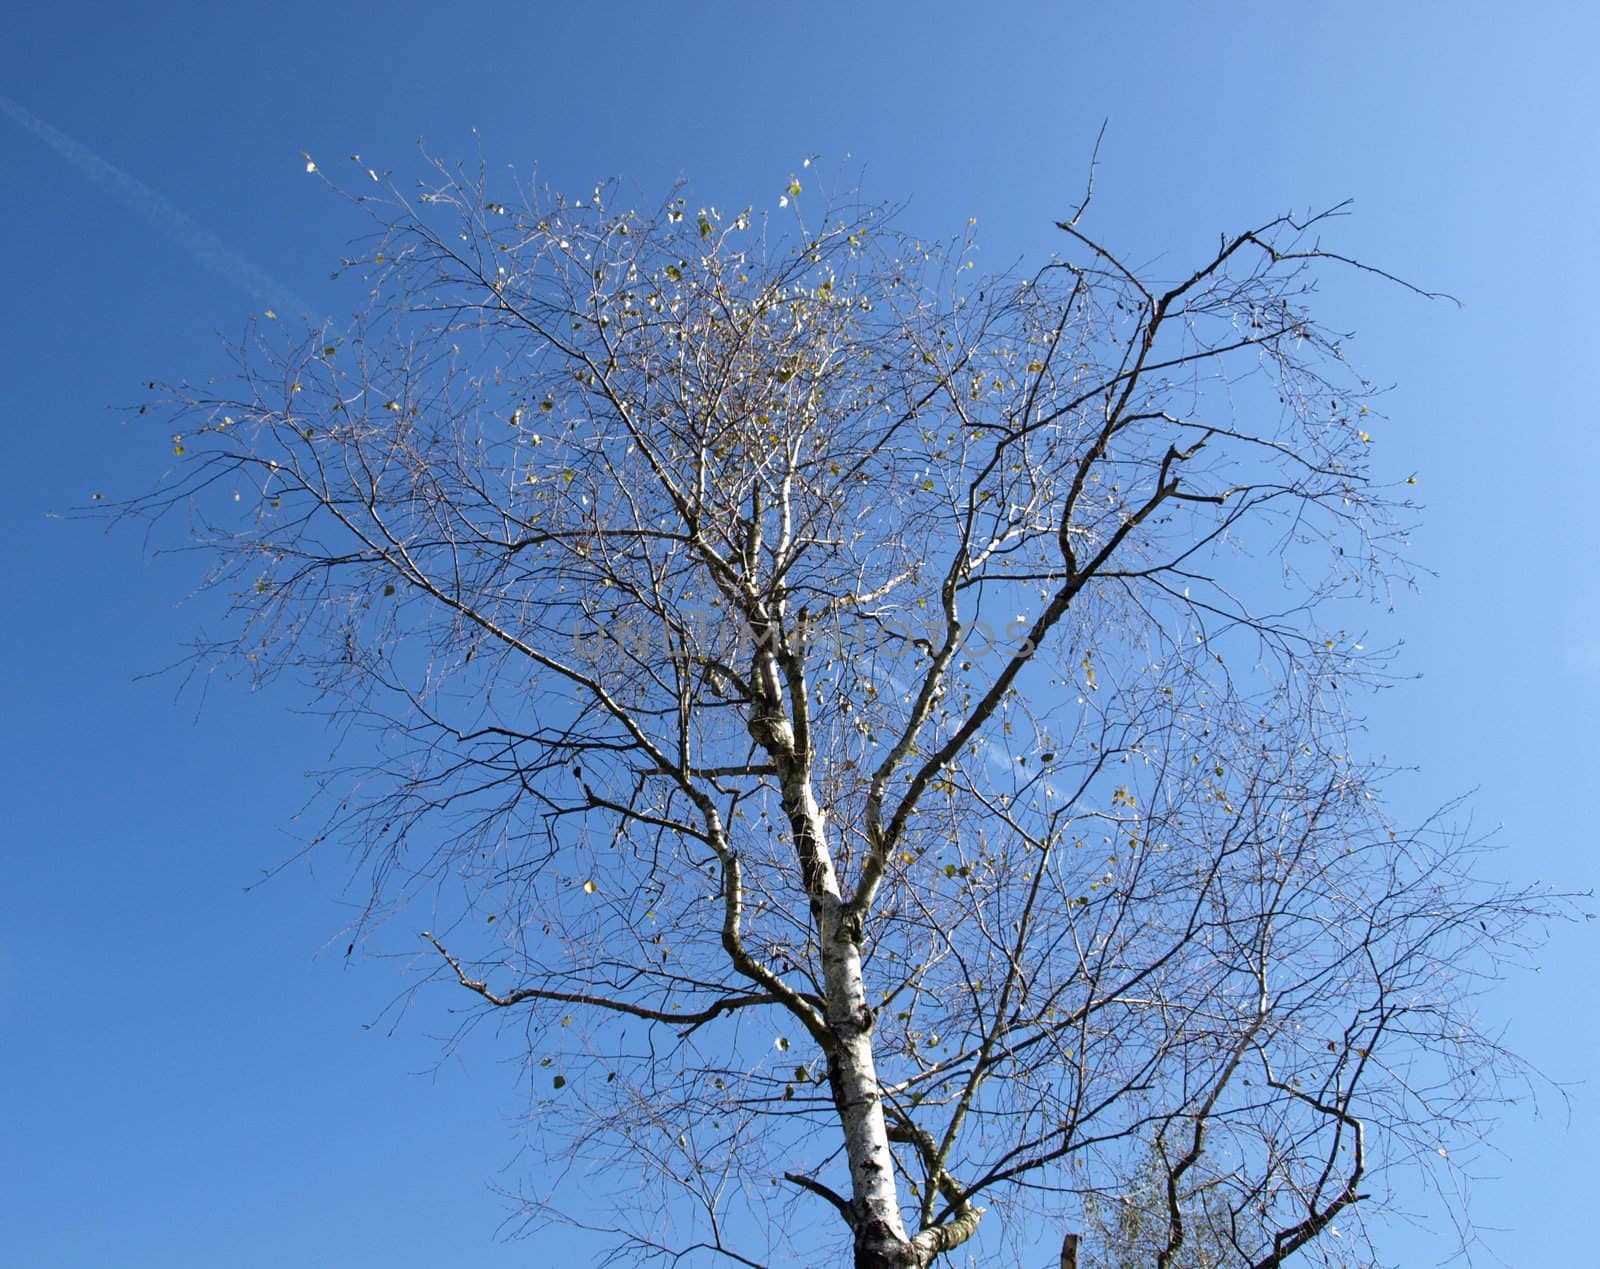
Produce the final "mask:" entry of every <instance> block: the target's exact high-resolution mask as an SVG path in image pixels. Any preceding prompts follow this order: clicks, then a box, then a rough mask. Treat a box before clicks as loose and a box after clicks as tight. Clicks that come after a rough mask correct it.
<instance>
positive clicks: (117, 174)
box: [0, 95, 316, 316]
mask: <svg viewBox="0 0 1600 1269" xmlns="http://www.w3.org/2000/svg"><path fill="white" fill-rule="evenodd" d="M0 113H3V114H5V115H6V116H7V117H8V118H10V119H11V121H12V122H13V123H15V124H16V125H17V126H18V127H20V128H22V129H24V130H25V131H27V132H31V133H32V134H33V135H34V136H36V137H38V138H39V140H41V141H43V142H44V143H45V144H46V145H47V146H49V147H50V148H51V149H52V150H54V151H55V152H56V153H57V154H59V155H60V156H61V157H62V158H64V159H65V160H66V161H67V162H68V163H70V164H72V166H73V167H75V168H77V169H78V171H80V172H82V173H83V174H84V175H85V176H87V177H88V178H89V179H90V180H91V181H93V182H94V183H95V184H96V185H98V186H100V187H101V188H102V189H104V190H106V191H107V192H108V193H110V194H112V195H113V196H114V197H116V198H117V199H118V200H119V201H121V202H122V203H124V204H126V205H127V206H128V207H131V208H132V209H133V210H134V211H136V212H138V213H139V214H140V215H141V216H143V217H144V218H145V219H146V220H147V221H149V222H150V223H151V224H152V225H154V226H155V227H156V228H157V229H159V230H160V231H161V232H162V233H164V234H166V236H167V237H169V238H171V239H172V240H173V241H174V242H176V243H177V244H178V245H179V246H180V247H182V248H183V249H184V250H185V251H187V252H188V253H189V254H190V255H192V256H193V257H194V258H195V259H196V260H198V261H199V262H200V263H201V264H203V265H205V266H206V268H208V269H210V270H211V271H212V272H213V273H215V274H217V275H218V276H220V277H224V278H226V279H227V280H228V281H230V282H232V283H234V284H235V285H236V286H240V287H243V288H244V289H245V290H246V291H248V292H249V293H250V295H251V296H253V297H254V298H255V299H256V300H258V301H260V302H261V303H262V304H263V305H265V306H266V307H268V308H281V309H284V310H286V311H288V312H293V313H299V314H304V315H307V316H309V315H310V314H312V313H315V312H316V310H315V309H314V308H313V307H312V306H311V305H310V304H308V303H307V302H306V301H305V300H303V299H301V298H300V297H299V296H298V295H296V294H295V293H294V292H293V291H291V290H290V289H289V288H288V287H286V286H284V285H283V284H282V283H281V282H279V281H277V280H276V279H275V278H272V277H270V276H269V275H267V274H266V273H263V272H262V271H261V270H260V269H258V268H256V266H255V265H253V264H251V263H250V262H249V261H248V260H246V259H245V258H244V257H243V256H241V255H239V254H238V252H236V251H234V250H232V249H231V248H230V247H228V246H227V244H225V243H224V242H223V241H222V239H220V238H218V237H217V236H216V234H214V233H212V232H211V231H210V230H209V229H207V228H206V227H205V226H204V225H201V224H199V223H197V222H196V221H195V220H193V219H192V218H191V217H189V216H187V215H185V214H184V213H183V212H181V211H179V210H178V209H177V208H176V207H174V206H173V205H172V204H171V203H170V202H168V201H167V200H166V199H165V198H163V197H162V196H161V195H160V194H158V193H156V191H155V190H153V189H151V188H150V187H149V186H148V185H146V184H145V183H144V182H143V181H141V180H139V179H138V178H137V177H135V176H130V175H128V173H126V172H124V171H123V170H122V169H121V168H120V167H117V166H115V165H114V164H111V163H108V162H106V161H105V160H104V159H103V158H101V157H100V156H99V155H98V154H96V153H95V152H94V151H93V150H91V149H89V147H88V146H86V145H83V144H82V143H81V142H78V141H74V140H73V139H72V138H71V137H69V136H68V135H67V134H66V133H64V132H62V131H61V130H60V129H59V128H53V127H51V126H50V125H49V124H48V123H46V122H45V121H44V120H43V119H40V118H39V117H38V116H37V115H35V114H34V113H33V112H32V111H30V110H28V109H26V108H25V107H23V106H22V105H21V104H20V103H18V102H15V101H12V100H11V98H9V97H6V96H4V95H0Z"/></svg>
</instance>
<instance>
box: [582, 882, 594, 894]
mask: <svg viewBox="0 0 1600 1269" xmlns="http://www.w3.org/2000/svg"><path fill="white" fill-rule="evenodd" d="M594 892H595V884H594V881H593V880H592V879H591V880H589V881H586V882H584V883H583V893H584V894H593V893H594Z"/></svg>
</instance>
